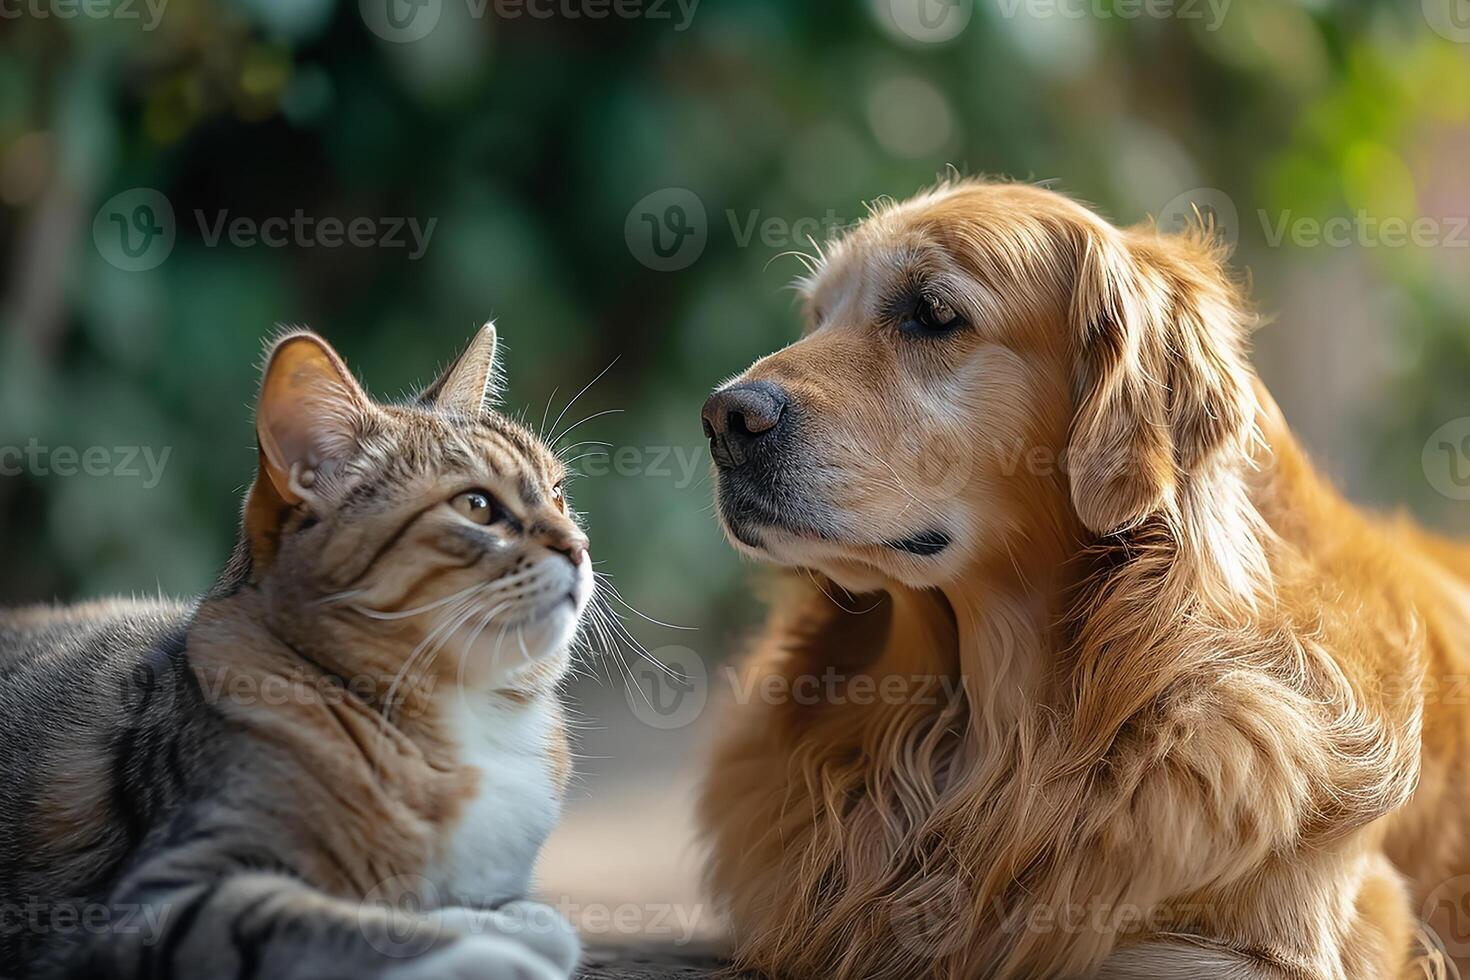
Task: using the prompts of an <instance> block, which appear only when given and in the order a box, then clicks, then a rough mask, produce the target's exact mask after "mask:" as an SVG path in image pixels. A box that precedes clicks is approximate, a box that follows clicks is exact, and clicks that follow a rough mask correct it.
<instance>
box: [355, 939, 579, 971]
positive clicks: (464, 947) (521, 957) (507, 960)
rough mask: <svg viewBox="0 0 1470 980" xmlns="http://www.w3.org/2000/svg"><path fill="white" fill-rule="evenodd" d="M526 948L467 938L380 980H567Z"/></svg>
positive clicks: (512, 942)
mask: <svg viewBox="0 0 1470 980" xmlns="http://www.w3.org/2000/svg"><path fill="white" fill-rule="evenodd" d="M570 976H571V971H570V970H569V969H562V968H561V967H560V966H558V965H557V964H555V963H553V962H552V961H550V960H548V959H547V958H546V957H544V956H542V955H541V954H540V953H538V952H536V951H535V949H533V948H531V947H530V946H529V945H528V944H525V943H522V942H520V941H519V940H517V939H511V938H508V937H505V936H494V935H480V934H475V935H466V936H461V937H460V938H458V939H456V940H454V941H453V942H452V943H450V944H449V945H448V946H445V947H444V948H442V949H438V950H435V951H434V952H432V953H426V954H424V955H423V956H420V957H417V958H415V959H413V960H410V961H408V962H406V963H403V964H400V965H398V966H394V967H392V968H390V969H389V970H388V971H387V972H385V973H384V974H383V980H568V978H569V977H570Z"/></svg>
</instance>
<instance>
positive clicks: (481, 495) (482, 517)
mask: <svg viewBox="0 0 1470 980" xmlns="http://www.w3.org/2000/svg"><path fill="white" fill-rule="evenodd" d="M449 503H450V505H451V506H453V507H454V509H455V510H457V511H459V512H460V513H461V514H463V515H464V516H465V517H468V518H469V519H470V520H472V521H474V522H475V523H476V524H494V523H495V522H496V521H498V520H500V519H501V518H502V517H504V516H505V511H504V510H503V509H502V508H501V506H500V503H499V501H497V500H496V499H495V495H494V494H492V493H490V492H489V491H488V490H466V491H465V492H464V493H462V494H460V495H459V496H457V497H455V498H454V499H453V500H451V501H450V502H449Z"/></svg>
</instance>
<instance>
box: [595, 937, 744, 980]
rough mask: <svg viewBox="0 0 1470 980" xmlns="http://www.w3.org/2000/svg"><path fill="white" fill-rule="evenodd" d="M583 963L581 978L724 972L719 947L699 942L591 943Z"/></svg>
mask: <svg viewBox="0 0 1470 980" xmlns="http://www.w3.org/2000/svg"><path fill="white" fill-rule="evenodd" d="M582 964H583V965H582V973H581V980H696V978H700V977H716V976H722V975H724V974H722V964H721V962H720V958H719V956H718V954H717V953H716V952H715V950H714V949H713V948H711V947H701V946H698V945H690V946H674V945H672V944H657V945H653V944H650V945H625V944H619V945H607V946H590V947H588V949H587V951H586V953H585V955H584V956H583V958H582Z"/></svg>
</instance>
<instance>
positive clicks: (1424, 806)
mask: <svg viewBox="0 0 1470 980" xmlns="http://www.w3.org/2000/svg"><path fill="white" fill-rule="evenodd" d="M916 242H917V244H916ZM934 246H937V247H938V248H939V249H940V250H942V253H943V255H944V256H946V257H947V259H946V260H945V261H952V262H954V263H956V264H958V266H959V267H960V268H962V269H963V270H964V272H965V273H966V274H967V276H968V277H970V278H971V279H972V280H973V281H977V282H980V283H984V284H985V286H986V287H987V290H988V292H987V294H986V295H984V296H977V297H976V298H975V300H974V302H975V304H976V305H977V306H980V305H983V304H985V303H987V302H988V303H991V304H992V305H991V307H990V309H991V310H993V311H994V313H995V316H996V318H997V319H1004V321H1005V324H1006V326H1005V329H1006V330H1007V331H1008V334H1007V336H1006V339H1005V340H1003V341H1001V342H1002V343H1004V344H1006V345H1007V346H1008V347H1009V348H1011V349H1014V350H1018V351H1022V352H1024V353H1025V356H1027V357H1028V358H1030V359H1031V360H1030V362H1029V363H1030V370H1031V371H1032V372H1033V373H1032V375H1031V381H1030V382H1029V384H1031V387H1030V388H1029V389H1028V395H1029V397H1030V398H1031V399H1032V400H1033V401H1032V403H1030V404H1026V405H1021V406H1018V407H1017V409H1016V410H1017V412H1022V413H1025V419H1024V421H1023V424H1024V427H1025V428H1026V430H1027V432H1028V435H1029V437H1030V438H1031V439H1033V440H1034V441H1035V443H1036V444H1038V445H1042V446H1046V447H1052V448H1054V449H1056V450H1057V451H1059V452H1063V453H1064V458H1065V460H1066V463H1067V465H1065V466H1063V467H1058V468H1056V469H1055V470H1053V471H1038V472H1024V471H1023V472H1018V473H1014V474H1010V475H1008V476H1007V478H1006V479H1005V480H987V479H975V480H971V481H970V482H969V483H968V484H967V488H966V489H964V490H961V491H960V493H962V494H963V493H969V494H973V495H975V499H974V500H973V501H971V502H972V503H973V504H975V506H976V507H988V508H990V509H992V510H994V511H995V512H997V513H1003V514H1005V515H1006V516H1007V519H1006V521H1005V522H1004V528H1005V530H1004V531H1003V532H1001V536H1002V537H1004V538H1005V540H1004V541H998V540H989V541H982V542H980V543H979V544H978V545H977V546H976V547H974V548H972V549H971V550H970V551H968V552H966V553H965V557H964V561H963V563H962V564H961V565H959V566H956V567H954V568H952V569H950V570H949V571H948V572H946V573H945V574H943V575H939V576H936V577H935V580H934V581H932V582H926V581H923V580H922V573H916V572H914V571H912V570H911V569H910V568H909V566H907V565H905V566H903V567H895V568H894V569H892V570H891V571H884V570H882V569H881V567H879V571H878V573H877V574H879V575H880V577H881V580H882V598H881V599H880V600H879V601H878V604H877V606H876V608H871V609H869V608H868V607H871V606H872V603H870V602H869V601H868V600H867V599H865V598H863V599H857V600H855V601H853V602H848V601H846V600H844V601H843V602H841V603H839V602H838V601H836V600H835V599H834V598H833V595H834V594H836V593H837V589H836V588H835V587H834V584H835V583H828V582H819V583H818V584H816V585H813V584H809V579H807V578H803V577H802V576H800V575H793V576H791V577H790V579H789V582H788V584H787V585H786V586H784V587H783V588H782V590H781V596H780V598H779V600H778V602H777V604H776V608H775V610H774V612H773V614H772V618H771V621H770V623H769V625H768V627H767V629H766V631H765V635H764V638H763V640H762V641H761V642H760V643H759V644H758V648H757V649H756V651H755V652H754V654H753V656H752V657H751V658H750V659H749V660H748V662H747V663H746V666H745V670H746V671H747V672H749V673H750V674H752V675H754V676H756V677H766V676H768V675H771V674H777V675H781V676H783V677H785V678H787V679H792V678H796V677H800V676H803V675H807V674H812V673H820V672H821V671H823V670H824V669H826V668H827V667H828V666H829V665H836V666H837V668H838V670H839V671H845V672H847V673H848V674H863V675H866V676H869V677H878V678H883V677H890V676H899V677H913V676H916V675H932V676H937V677H940V678H945V679H948V680H950V681H952V682H953V684H954V685H955V690H956V692H957V696H955V697H940V698H917V697H914V698H901V699H893V700H889V701H880V702H879V703H865V704H857V703H854V702H853V701H848V700H844V699H828V700H827V701H825V702H824V703H821V704H811V703H798V702H796V701H794V700H784V701H776V702H774V703H759V701H758V700H757V701H753V702H751V703H746V704H743V705H740V706H739V707H738V708H736V709H735V710H733V711H731V713H730V716H729V717H728V718H727V719H726V720H725V726H724V733H723V736H722V741H721V744H720V747H719V749H718V751H717V754H716V757H715V760H714V764H713V766H712V767H711V770H710V773H709V777H708V781H707V785H706V788H705V793H704V798H703V805H702V820H703V823H704V826H705V828H706V831H707V837H708V841H709V843H710V848H711V858H710V861H709V866H708V876H709V881H710V884H711V887H712V890H713V892H714V894H715V895H716V896H717V897H718V898H719V899H720V901H721V902H722V903H723V906H724V908H725V909H726V910H727V911H728V912H729V914H730V916H731V920H732V923H733V926H734V930H735V937H736V942H737V962H738V965H740V966H742V967H746V968H752V969H756V970H761V971H765V972H767V973H769V974H772V975H778V976H785V977H957V978H974V977H997V978H1032V977H1034V978H1050V977H1090V976H1097V977H1111V978H1128V977H1148V978H1151V980H1166V978H1176V977H1177V978H1186V977H1187V978H1196V977H1232V978H1234V977H1238V978H1252V980H1255V978H1266V977H1271V978H1313V980H1317V978H1322V980H1326V978H1343V980H1346V978H1390V977H1409V976H1415V977H1419V976H1445V975H1455V974H1454V973H1453V971H1454V970H1455V964H1454V963H1453V962H1452V961H1451V959H1447V958H1446V957H1444V956H1443V955H1442V954H1441V953H1440V952H1439V951H1438V949H1437V948H1436V944H1435V942H1434V933H1433V931H1432V930H1431V929H1429V928H1427V927H1425V926H1423V925H1422V924H1421V922H1420V919H1421V916H1426V917H1428V918H1429V919H1430V925H1431V926H1433V925H1435V924H1436V923H1435V915H1436V914H1437V913H1441V912H1445V911H1446V910H1453V909H1457V908H1461V906H1459V905H1457V903H1459V902H1461V901H1463V900H1464V896H1465V894H1466V893H1467V891H1470V878H1463V877H1461V876H1463V875H1465V874H1467V873H1470V852H1467V841H1466V839H1465V827H1466V823H1467V819H1466V813H1467V807H1466V802H1467V801H1466V794H1467V792H1470V779H1467V778H1466V777H1467V775H1470V773H1467V772H1466V767H1467V766H1470V753H1467V752H1466V751H1465V748H1466V744H1467V740H1470V707H1466V706H1465V704H1464V703H1463V701H1461V702H1459V703H1456V699H1454V698H1453V697H1450V696H1448V694H1449V692H1450V691H1451V690H1452V689H1453V685H1452V683H1451V681H1452V679H1453V678H1454V677H1456V676H1461V677H1463V676H1467V672H1470V550H1467V549H1466V548H1465V547H1464V546H1463V545H1461V544H1456V543H1451V542H1448V541H1444V540H1441V539H1437V538H1434V537H1432V536H1430V535H1428V534H1426V533H1424V532H1422V531H1420V530H1418V529H1416V528H1415V527H1413V526H1412V525H1411V524H1410V523H1408V522H1407V521H1404V520H1386V519H1379V518H1377V517H1372V516H1369V515H1366V514H1364V513H1362V512H1360V511H1359V510H1357V509H1355V508H1354V507H1353V506H1351V505H1349V504H1348V503H1346V502H1345V501H1344V500H1343V499H1342V498H1341V497H1340V496H1338V495H1337V494H1336V493H1335V492H1334V491H1333V490H1332V489H1331V488H1330V487H1329V486H1328V485H1327V483H1326V482H1324V481H1323V480H1322V479H1321V478H1320V477H1319V476H1318V475H1317V474H1316V472H1315V471H1314V470H1313V468H1312V466H1311V464H1310V463H1309V462H1308V460H1307V458H1306V456H1305V454H1304V453H1303V451H1302V450H1301V449H1300V448H1299V446H1298V444H1297V443H1296V441H1295V440H1294V439H1293V437H1292V435H1291V433H1290V431H1289V429H1288V428H1287V426H1286V423H1285V422H1284V420H1283V418H1282V416H1281V414H1280V412H1279V410H1278V409H1277V408H1276V406H1275V404H1274V402H1273V401H1272V399H1271V397H1270V395H1269V394H1268V393H1267V391H1266V390H1265V388H1264V387H1263V386H1262V385H1261V383H1260V382H1259V380H1258V379H1257V377H1256V376H1255V374H1254V372H1253V371H1252V369H1251V368H1250V366H1249V364H1248V362H1247V359H1246V355H1245V352H1244V351H1245V344H1246V339H1247V334H1248V332H1249V330H1250V328H1251V326H1252V325H1253V323H1254V318H1253V315H1252V314H1251V313H1250V311H1249V309H1248V307H1247V305H1246V301H1245V299H1244V296H1243V290H1242V289H1241V287H1240V286H1239V285H1238V284H1237V283H1236V282H1234V281H1233V280H1232V279H1231V277H1230V276H1229V275H1228V273H1227V270H1226V266H1225V255H1224V250H1223V249H1222V248H1221V247H1220V246H1219V245H1218V244H1217V243H1216V242H1215V240H1214V239H1213V237H1212V236H1211V235H1210V234H1209V232H1208V231H1207V230H1199V229H1197V230H1195V231H1192V232H1188V233H1185V234H1183V235H1167V234H1163V233H1160V232H1158V231H1157V230H1155V229H1154V228H1152V227H1151V226H1145V227H1139V228H1132V229H1121V230H1120V229H1117V228H1115V227H1113V226H1111V225H1109V224H1108V223H1106V222H1104V221H1103V220H1102V219H1100V218H1098V217H1097V216H1096V215H1094V214H1093V213H1092V212H1090V211H1088V210H1086V209H1084V208H1082V207H1081V206H1079V205H1076V204H1075V203H1073V202H1071V201H1070V200H1068V199H1066V198H1063V197H1061V196H1060V195H1057V194H1054V193H1051V192H1049V191H1044V190H1041V189H1038V188H1034V187H1028V186H1023V185H1007V184H994V183H985V182H976V181H958V182H954V183H949V184H946V185H944V186H941V187H940V188H938V189H936V190H934V191H932V192H929V193H927V194H924V195H921V196H920V197H918V198H916V199H915V200H913V201H910V202H907V203H905V204H902V205H895V206H893V207H890V208H885V209H883V210H880V211H879V212H878V213H876V214H875V215H873V216H872V217H871V218H870V219H869V220H868V221H866V222H864V223H863V224H862V225H861V226H859V227H858V228H857V229H856V230H854V231H853V232H852V233H851V234H849V235H848V236H847V237H846V238H844V239H843V240H842V241H841V242H839V243H835V245H834V246H833V247H831V248H829V249H828V250H827V254H826V256H825V261H824V263H823V265H822V266H821V267H820V268H818V270H817V271H816V273H815V275H814V276H813V278H812V280H811V281H810V282H809V283H808V284H807V286H806V289H807V292H808V293H809V294H811V295H817V294H819V293H821V292H822V291H823V290H826V291H827V295H828V298H829V299H830V298H831V296H832V294H833V292H834V291H835V292H836V294H837V295H839V296H840V295H841V294H842V293H843V291H844V290H853V289H857V288H858V287H857V286H855V285H853V282H854V281H855V280H856V279H857V278H858V277H856V275H855V274H854V273H853V272H852V269H853V268H854V265H853V264H854V263H856V262H859V261H863V262H867V263H869V264H868V265H867V266H865V268H869V269H871V268H874V267H875V266H874V265H873V264H872V263H874V262H875V261H876V260H875V258H874V257H875V256H885V257H886V258H885V259H884V261H887V262H890V263H892V264H901V263H904V262H913V261H921V262H922V261H929V260H924V259H915V258H914V257H915V256H922V255H924V254H927V250H928V249H930V248H931V247H934ZM844 270H846V271H845V272H844ZM906 274H907V273H906ZM920 274H922V273H920ZM839 277H842V278H839ZM834 283H835V285H834ZM995 296H1000V297H1002V299H1001V300H999V301H997V300H996V299H995V298H994V297H995ZM997 303H999V304H1000V305H998V306H997V305H996V304H997ZM997 329H999V328H997ZM825 336H826V331H824V330H819V329H818V330H813V331H812V332H810V333H809V334H808V336H807V337H806V339H804V340H803V341H801V342H799V343H797V344H795V345H793V346H792V347H789V348H787V349H786V350H784V351H781V352H779V353H777V354H774V355H772V356H771V357H769V358H766V359H764V360H762V361H761V362H758V363H757V365H756V366H755V367H754V368H752V369H751V371H750V372H748V373H747V375H746V377H747V378H778V379H780V380H781V381H782V383H783V384H785V385H786V386H787V387H789V388H791V389H793V391H794V392H795V394H796V397H797V398H805V399H807V400H808V401H815V402H819V403H820V404H821V405H823V406H824V407H825V408H826V409H829V410H832V411H833V412H834V414H835V413H836V412H837V410H838V409H841V410H842V411H847V410H849V408H850V407H851V406H850V404H849V403H851V402H853V401H854V400H857V399H863V398H869V399H871V398H873V397H875V396H874V394H873V393H874V392H880V391H883V390H884V385H885V384H891V383H902V381H901V379H897V378H895V377H892V376H890V375H891V373H892V372H893V371H895V370H896V368H894V367H892V364H891V363H890V362H891V358H890V357H889V355H887V354H885V353H882V352H881V351H879V352H878V353H874V354H873V355H872V356H864V357H862V358H860V359H850V361H851V362H852V363H854V366H853V367H850V368H848V369H847V370H846V371H845V372H843V373H838V374H835V375H834V374H833V372H832V363H833V361H832V359H831V358H830V357H829V356H828V355H829V354H830V353H831V350H830V349H828V348H824V347H823V345H824V344H825V345H833V344H838V343H844V342H845V341H839V340H836V339H826V340H824V339H823V338H824V337H825ZM815 364H820V365H822V370H808V367H809V366H810V365H815ZM1038 365H1040V366H1038ZM1037 379H1041V382H1044V381H1046V380H1047V379H1050V381H1051V382H1052V384H1053V388H1052V389H1051V393H1052V394H1053V395H1055V397H1051V398H1048V397H1046V390H1044V389H1038V388H1037V387H1036V385H1037V384H1038V383H1040V382H1038V381H1037ZM871 408H872V406H866V407H864V406H858V410H859V411H867V410H869V409H871ZM988 421H989V420H982V419H976V420H975V424H976V426H977V429H978V427H980V426H983V425H985V424H987V423H988ZM895 424H900V423H897V422H896V423H895ZM904 424H913V423H912V421H911V420H910V421H909V422H908V423H904ZM882 435H883V434H882V433H881V432H880V433H877V436H878V437H880V438H881V437H882ZM807 438H809V439H813V440H816V441H818V442H820V441H821V440H823V439H824V438H825V439H828V440H836V439H838V438H839V437H838V436H837V435H836V434H833V433H828V432H825V431H824V430H823V429H822V428H821V426H820V424H818V425H817V426H816V427H815V428H814V429H813V430H811V432H810V433H809V434H808V436H807ZM984 475H985V474H983V473H981V474H980V476H982V477H983V476H984ZM863 479H864V474H862V473H859V472H855V473H853V481H854V482H855V483H856V482H862V480H863ZM925 503H926V504H927V503H929V501H927V500H926V501H925ZM902 505H903V502H902V501H901V500H895V501H894V502H893V503H892V505H891V506H893V507H895V508H897V507H899V506H902ZM882 560H883V559H882V556H873V555H871V554H869V553H868V552H861V553H859V554H857V555H856V557H854V559H853V561H854V562H856V563H858V564H863V565H868V566H881V562H882ZM902 560H903V561H907V560H908V559H907V558H904V559H902ZM782 561H783V563H784V564H789V565H808V567H809V568H811V569H814V570H816V571H818V572H822V571H825V570H826V569H827V564H825V563H824V561H822V560H813V561H812V562H810V563H806V562H798V561H793V560H790V559H782ZM892 561H893V562H894V564H895V565H897V564H898V562H899V559H898V558H893V559H892ZM838 564H839V565H840V566H841V567H844V568H845V567H847V565H846V564H842V563H838ZM834 574H835V575H836V578H838V579H841V578H842V577H843V576H842V574H840V573H834ZM916 579H918V580H917V581H916ZM865 609H866V610H867V611H864V610H865ZM941 688H942V686H941ZM1459 914H1460V915H1461V916H1463V914H1464V913H1463V911H1461V912H1459ZM1453 924H1454V923H1450V925H1453ZM1459 925H1460V926H1461V927H1462V928H1463V927H1464V923H1463V922H1461V923H1459ZM1444 926H1445V924H1444V923H1439V927H1440V929H1441V931H1443V928H1444ZM1452 951H1453V950H1452Z"/></svg>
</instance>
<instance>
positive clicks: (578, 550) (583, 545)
mask: <svg viewBox="0 0 1470 980" xmlns="http://www.w3.org/2000/svg"><path fill="white" fill-rule="evenodd" d="M546 546H547V547H548V548H550V549H551V550H552V551H556V552H560V553H561V554H563V555H566V556H567V561H569V562H571V563H572V567H573V568H580V567H581V565H582V562H584V561H586V560H587V554H588V551H587V547H588V541H587V535H585V534H580V533H579V534H563V535H560V536H559V537H556V538H553V539H552V540H550V541H548V542H546Z"/></svg>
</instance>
